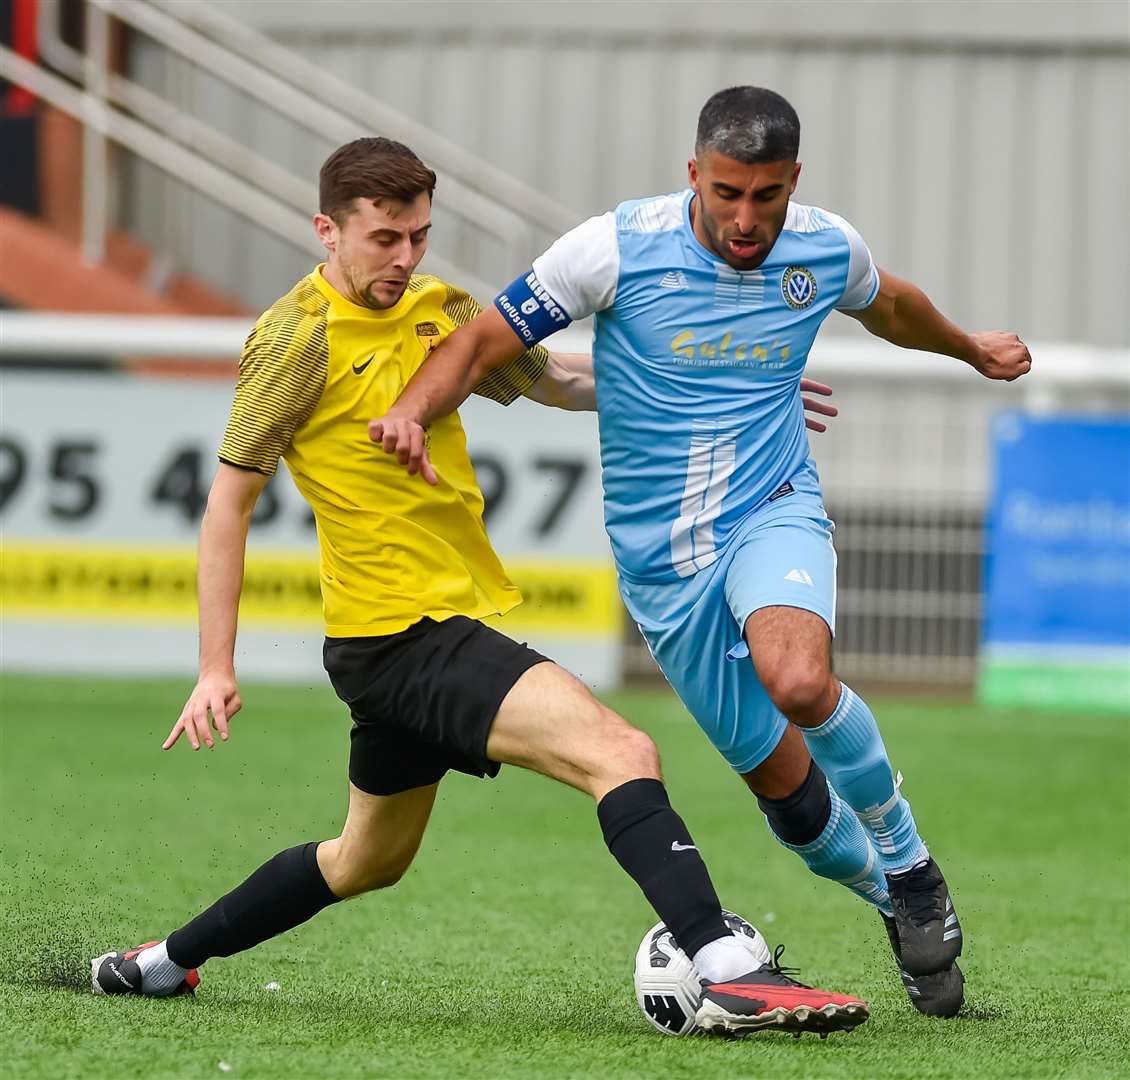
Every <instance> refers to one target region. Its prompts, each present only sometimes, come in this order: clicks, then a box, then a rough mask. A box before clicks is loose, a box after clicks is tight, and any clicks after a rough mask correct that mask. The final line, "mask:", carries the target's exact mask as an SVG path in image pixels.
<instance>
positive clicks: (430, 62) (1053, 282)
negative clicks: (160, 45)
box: [131, 4, 1130, 345]
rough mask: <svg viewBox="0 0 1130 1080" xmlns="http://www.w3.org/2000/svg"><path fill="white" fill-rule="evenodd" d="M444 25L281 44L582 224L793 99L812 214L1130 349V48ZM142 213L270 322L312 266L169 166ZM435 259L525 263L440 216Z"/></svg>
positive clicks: (893, 258)
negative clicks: (722, 134)
mask: <svg viewBox="0 0 1130 1080" xmlns="http://www.w3.org/2000/svg"><path fill="white" fill-rule="evenodd" d="M608 6H609V7H613V8H619V7H624V6H625V5H623V4H610V5H608ZM629 6H630V7H632V6H634V5H629ZM1060 6H1062V5H1060ZM1068 6H1070V5H1068ZM270 7H271V8H275V9H278V8H279V7H280V6H279V5H270ZM283 7H286V5H283ZM734 7H735V8H736V9H738V10H740V8H739V7H738V6H737V5H735V6H734ZM263 8H267V5H263ZM445 8H446V9H447V10H448V12H449V15H450V19H449V20H447V21H445V22H439V23H434V25H431V26H427V27H424V26H421V27H420V28H418V29H413V28H411V27H410V26H393V27H392V28H387V27H386V28H383V29H380V30H376V29H372V23H373V22H374V21H376V20H374V19H372V18H366V19H361V18H360V13H361V12H362V11H365V12H372V11H373V10H374V9H373V8H372V7H366V6H364V5H360V6H358V8H357V9H356V10H357V11H358V13H359V17H358V20H357V25H354V26H342V25H329V26H325V25H323V26H319V27H309V28H307V27H295V26H290V27H287V26H277V25H276V26H271V25H267V26H265V27H262V29H266V30H267V31H268V32H271V33H272V35H273V36H275V37H277V38H278V39H279V40H281V41H282V42H283V43H285V44H287V45H289V46H291V47H293V48H295V49H297V50H299V51H300V52H302V53H303V54H304V55H306V56H308V57H309V58H311V59H313V60H315V61H316V62H318V63H319V64H321V65H323V66H324V67H325V68H326V69H328V70H331V71H333V72H335V73H336V74H338V75H339V76H342V77H345V78H347V79H349V80H350V81H351V82H353V83H355V84H356V85H357V86H358V87H360V88H363V89H365V90H367V91H369V92H371V93H373V94H374V95H376V96H378V97H380V98H381V99H382V100H384V101H386V102H388V103H389V104H391V105H393V106H395V107H396V108H398V109H400V110H401V111H403V112H404V113H406V114H408V115H410V116H411V117H413V118H415V119H418V120H419V121H421V122H422V123H424V124H426V125H428V126H430V127H433V128H434V129H435V130H437V131H439V132H441V133H442V134H444V135H446V136H448V137H450V138H452V139H454V140H456V141H458V142H460V143H462V144H463V145H465V146H466V147H468V148H469V149H471V150H473V151H474V152H476V153H478V154H480V155H482V156H485V157H488V158H490V159H492V160H493V161H495V162H496V163H498V164H499V165H501V166H502V167H504V168H505V169H507V170H508V171H510V172H512V173H514V174H515V175H516V176H518V177H519V178H521V179H523V180H525V181H527V182H528V183H530V184H532V185H534V186H536V187H537V188H539V189H541V190H543V191H545V192H547V193H549V194H551V195H553V196H554V197H556V198H557V199H559V200H560V201H561V202H563V203H565V204H566V205H569V206H572V207H575V208H576V210H577V212H578V217H580V216H584V215H587V214H591V213H595V212H599V211H601V210H604V209H606V208H607V207H609V206H611V205H614V204H615V203H616V202H618V201H620V200H621V199H625V198H629V197H633V196H636V195H642V194H648V193H652V192H657V191H664V190H672V189H675V188H678V187H681V186H683V184H684V182H685V163H686V159H687V157H688V154H689V152H690V150H691V143H692V141H693V133H694V125H695V119H696V116H697V112H698V109H699V108H700V106H701V105H702V102H703V101H704V100H705V99H706V97H707V96H709V94H710V93H712V92H713V91H714V90H716V89H718V88H719V87H721V86H724V85H731V84H734V83H736V82H752V83H759V84H763V85H768V86H772V87H774V88H775V89H778V90H779V91H781V92H782V93H784V94H785V95H786V96H787V97H788V98H789V99H790V100H791V101H792V102H793V104H794V105H795V106H796V107H797V110H798V112H799V113H800V116H801V121H802V125H803V137H802V154H801V158H802V161H803V162H804V172H803V174H802V177H801V184H800V188H799V190H798V193H797V197H798V198H799V199H800V200H802V201H808V202H813V203H816V204H818V205H823V206H827V207H829V208H830V209H834V210H836V211H837V212H839V213H842V214H844V215H845V216H847V217H848V218H849V219H851V220H852V221H853V222H854V223H855V224H856V225H857V227H858V228H859V229H860V230H861V231H862V232H863V235H864V236H865V238H866V239H867V240H868V242H869V243H870V245H871V247H872V250H873V252H874V253H875V256H876V258H877V260H878V261H879V263H880V264H881V265H883V266H885V267H887V268H889V269H890V270H892V271H894V272H897V273H899V274H901V275H904V276H907V277H910V278H912V279H913V280H915V281H916V282H918V283H919V284H921V285H922V286H923V287H924V288H926V289H927V291H928V292H929V293H930V294H931V295H932V296H933V297H934V298H935V300H936V301H937V302H938V303H939V304H940V305H941V306H942V307H943V308H944V309H945V310H946V311H947V312H948V313H950V314H951V315H952V316H953V317H955V318H956V319H958V320H959V321H960V322H962V323H963V324H966V325H968V326H970V327H1008V328H1015V329H1018V330H1020V331H1021V332H1022V333H1023V334H1024V335H1025V336H1026V337H1028V338H1030V339H1033V340H1045V341H1046V340H1061V341H1078V342H1088V343H1094V344H1104V345H1115V344H1127V343H1130V303H1128V299H1127V298H1128V296H1130V44H1128V43H1127V42H1126V41H1119V40H1118V39H1117V37H1115V38H1113V39H1110V40H1106V41H1103V40H1090V41H1074V42H1070V43H1067V44H1060V43H1055V42H1051V41H1049V40H1020V38H1021V35H1020V33H1019V32H1018V33H1017V35H1016V37H1017V40H1005V39H1001V38H999V37H993V38H990V39H987V40H986V39H969V40H965V41H958V40H956V39H954V38H945V37H938V36H936V35H934V36H918V37H915V36H913V35H910V36H908V35H903V36H900V37H898V38H891V39H885V38H883V37H882V36H879V35H876V36H872V37H859V36H851V37H837V36H835V35H830V36H827V37H823V38H818V39H814V38H813V37H812V36H811V35H810V34H808V35H802V34H799V33H798V34H793V35H789V34H784V35H777V36H772V37H768V38H767V37H766V36H765V35H764V34H755V33H752V32H747V31H744V30H743V29H742V28H741V27H740V26H735V27H733V28H732V29H729V30H726V31H722V30H707V31H703V32H699V33H671V32H669V31H666V30H665V31H663V32H651V31H646V32H645V31H639V30H632V29H612V30H577V29H572V30H570V29H562V28H560V27H556V28H554V27H551V28H548V29H541V30H539V29H537V28H529V27H525V28H515V27H513V26H509V27H505V28H501V29H500V28H498V27H495V28H491V27H486V28H484V27H482V26H480V27H478V28H472V27H471V26H469V25H461V24H460V23H459V21H458V11H459V8H458V6H454V5H445ZM377 10H380V9H379V8H378V9H377ZM636 10H638V7H637V8H636ZM691 12H692V14H691V15H690V16H689V18H693V9H691ZM451 20H454V21H451ZM338 22H339V23H340V19H339V20H338ZM136 57H137V64H138V67H139V71H140V72H142V73H143V76H144V77H145V78H146V79H147V81H149V82H151V83H153V84H154V85H159V86H160V87H161V88H162V89H163V91H164V92H167V93H172V94H173V95H174V96H175V97H177V98H178V99H179V100H181V101H184V102H191V103H192V104H193V107H194V108H195V109H197V110H198V111H199V112H200V113H201V114H202V115H205V116H207V117H208V118H209V119H211V120H213V121H219V122H222V123H224V124H225V125H226V126H227V127H228V129H229V130H231V131H232V132H233V133H235V134H237V135H238V136H240V137H241V138H242V139H244V140H245V141H246V142H247V143H249V144H250V145H252V146H255V147H257V148H259V149H261V150H262V151H263V152H266V153H269V154H270V155H272V156H274V157H276V158H277V159H278V160H280V161H282V162H284V163H287V164H290V165H292V166H294V167H295V168H298V169H301V170H305V171H309V173H310V174H311V176H313V174H314V173H315V172H316V169H317V166H318V164H319V163H320V160H321V158H322V157H323V156H324V155H325V153H326V152H327V151H328V150H329V149H330V146H329V144H328V143H324V142H321V143H320V142H319V141H318V140H317V139H316V138H314V137H311V136H309V135H307V134H305V133H302V132H299V131H298V130H297V129H295V128H294V127H293V125H291V124H290V123H289V122H288V121H286V120H285V119H283V118H280V117H277V116H274V115H271V114H270V113H269V111H268V110H265V109H263V108H261V107H259V106H256V105H253V104H252V103H251V102H249V101H248V100H247V99H246V98H245V97H243V95H240V94H238V93H237V92H235V91H231V90H229V89H227V88H225V87H219V86H217V85H216V84H215V82H214V81H213V80H210V79H205V78H203V77H197V76H194V75H193V74H192V73H191V72H190V71H188V70H186V69H185V68H184V67H183V66H182V65H174V64H172V63H171V62H170V61H168V60H167V59H165V58H161V57H159V56H158V55H157V54H156V51H155V50H153V51H149V50H146V49H144V48H143V49H140V50H138V51H137V53H136ZM442 201H443V192H442V189H441V190H440V191H439V193H438V203H437V206H438V208H439V209H440V211H442ZM131 203H132V206H133V213H134V215H135V217H136V222H137V225H138V226H139V227H140V229H141V230H142V232H143V233H144V234H145V235H146V236H147V237H148V238H149V239H150V240H151V241H152V242H154V243H157V244H158V245H159V246H164V247H166V248H167V249H168V250H170V251H171V252H172V253H173V254H174V255H175V257H176V258H177V259H178V260H183V261H184V262H185V263H187V264H188V266H190V267H191V268H192V269H194V270H196V271H197V272H198V273H202V274H204V275H205V276H207V277H209V278H210V279H211V280H213V281H215V282H216V283H217V284H220V285H222V286H224V287H226V288H228V289H230V290H231V291H233V292H236V293H239V294H241V295H243V296H245V297H246V298H247V299H248V301H249V302H251V303H253V304H255V305H261V304H265V303H267V302H269V301H270V300H271V299H273V298H274V296H276V295H277V294H278V293H279V292H281V291H283V290H284V289H285V288H287V287H288V286H289V284H290V282H291V281H292V280H293V279H294V278H295V277H296V276H298V275H299V274H300V273H302V272H303V271H304V269H305V268H306V266H307V265H308V260H307V259H306V258H304V257H303V256H301V255H298V254H296V253H294V252H293V251H290V250H288V249H286V248H285V247H284V246H283V245H280V244H278V243H276V242H275V241H272V240H269V239H267V238H264V237H262V236H259V235H257V234H256V233H255V231H254V230H252V229H250V228H249V227H247V226H244V225H242V224H241V223H240V222H238V221H235V220H233V219H232V217H231V215H229V214H227V213H226V212H224V211H221V210H218V209H215V208H211V207H208V206H206V205H205V203H204V201H203V200H201V199H200V198H198V197H196V196H193V195H190V194H189V193H187V192H186V191H183V190H181V189H178V186H177V185H176V184H175V182H172V181H165V180H163V179H160V178H158V177H157V176H155V175H154V174H152V173H150V172H148V170H145V169H141V168H138V169H137V170H136V174H135V183H134V187H133V197H132V199H131ZM434 243H435V246H436V249H437V250H439V251H442V252H444V253H445V254H448V255H450V256H452V257H455V258H457V259H461V260H462V261H463V263H464V265H467V266H468V268H469V269H472V270H474V271H475V272H476V273H478V274H480V275H481V276H483V277H485V278H487V280H494V281H498V282H499V283H502V281H504V280H505V279H507V278H508V277H509V276H510V275H511V274H512V273H515V272H517V271H518V270H520V269H521V267H516V266H505V265H502V264H501V260H500V259H499V257H498V255H497V253H492V251H491V250H490V249H489V247H488V246H484V245H483V243H482V242H481V240H480V239H479V238H476V237H475V236H473V235H471V234H469V233H468V232H467V231H466V230H461V229H460V228H459V227H458V226H457V224H456V223H455V222H454V221H452V220H445V218H444V217H443V215H442V212H441V213H440V214H438V215H437V230H436V236H435V240H434ZM847 322H848V321H847V320H832V321H831V323H830V324H829V329H830V330H833V331H837V330H841V331H844V332H850V331H849V330H848V329H847Z"/></svg>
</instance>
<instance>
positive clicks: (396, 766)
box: [322, 615, 546, 795]
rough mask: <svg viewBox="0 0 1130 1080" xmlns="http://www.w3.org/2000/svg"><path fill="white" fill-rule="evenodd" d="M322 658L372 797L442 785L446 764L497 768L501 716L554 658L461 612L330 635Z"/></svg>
mask: <svg viewBox="0 0 1130 1080" xmlns="http://www.w3.org/2000/svg"><path fill="white" fill-rule="evenodd" d="M322 658H323V662H324V664H325V667H326V672H327V673H328V674H329V677H330V682H331V683H332V684H333V688H334V690H335V691H336V692H337V696H338V697H339V698H341V700H342V701H344V702H345V703H346V705H348V706H349V710H350V712H351V714H352V716H353V730H352V731H351V732H350V750H349V779H350V782H351V783H353V784H354V785H355V786H356V787H359V788H360V789H361V790H362V791H367V792H368V793H369V794H370V795H395V794H397V792H400V791H407V790H408V789H409V788H415V787H423V786H425V785H427V784H434V783H435V782H436V781H438V780H439V779H440V778H441V777H442V776H443V774H444V773H445V772H447V770H448V769H457V770H458V771H459V772H465V773H470V774H471V775H472V776H496V775H497V774H498V769H499V766H498V763H497V762H495V761H491V760H490V759H489V758H488V757H487V754H486V750H487V736H488V735H489V734H490V728H491V724H493V723H494V717H495V714H496V713H497V712H498V708H499V706H500V705H501V704H502V699H503V698H504V697H506V695H507V694H508V693H509V691H510V688H511V687H512V686H513V685H514V684H515V683H516V682H517V681H518V678H519V676H521V675H522V673H523V672H525V671H527V670H528V669H529V668H531V667H533V666H534V665H535V664H540V663H541V662H542V661H544V660H545V659H546V657H544V656H542V655H541V653H538V652H535V651H534V650H533V649H530V648H527V647H526V646H525V645H520V644H519V643H518V642H516V641H512V640H511V639H510V638H508V637H506V635H505V634H500V633H498V632H497V631H496V630H491V629H490V627H488V626H484V625H483V624H482V623H481V622H478V621H477V620H475V619H468V618H465V617H464V616H462V615H457V616H455V617H454V618H451V619H446V620H445V621H443V622H436V621H435V620H434V619H427V618H425V619H421V620H420V621H419V622H418V623H415V624H414V625H412V626H410V627H408V629H407V630H402V631H400V633H398V634H387V635H385V636H383V637H353V638H326V644H325V647H324V648H323V650H322Z"/></svg>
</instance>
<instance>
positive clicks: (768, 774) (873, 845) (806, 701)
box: [744, 607, 964, 1015]
mask: <svg viewBox="0 0 1130 1080" xmlns="http://www.w3.org/2000/svg"><path fill="white" fill-rule="evenodd" d="M745 636H746V641H747V643H748V645H749V649H750V655H751V657H752V660H753V663H754V666H755V668H756V670H757V675H758V678H759V680H760V681H761V684H762V685H763V686H764V687H765V689H766V692H767V693H768V694H769V696H770V698H771V699H772V700H773V703H774V704H775V705H776V706H777V708H778V709H779V710H780V711H781V712H782V713H783V714H784V715H785V716H786V717H787V718H788V719H789V720H790V721H791V724H792V725H795V726H790V727H789V728H787V729H786V731H785V735H784V736H783V737H782V739H781V741H780V742H779V743H778V745H777V747H776V748H775V750H774V751H773V753H772V754H770V755H769V757H768V758H766V759H765V761H763V762H761V764H760V765H758V766H757V768H755V769H754V770H752V771H751V772H749V773H747V774H746V775H745V776H744V779H745V781H746V783H747V784H748V785H749V787H750V790H751V791H753V792H754V794H755V795H757V796H758V803H759V805H760V806H761V809H762V811H763V812H764V813H765V816H766V819H767V820H768V822H769V825H770V828H771V829H772V830H773V832H774V834H775V835H776V836H777V838H778V840H780V842H781V843H782V844H783V845H784V846H786V847H788V848H790V849H791V850H793V851H795V852H796V853H797V854H798V855H800V856H801V858H802V859H804V861H805V862H806V863H807V865H808V866H809V868H810V869H811V870H812V871H813V872H814V873H816V874H818V875H820V876H821V877H827V878H830V879H832V880H834V881H839V882H841V883H842V884H844V885H846V886H847V887H848V888H850V889H852V890H853V891H854V892H856V893H858V894H859V895H860V896H862V897H863V898H864V899H866V900H869V901H870V902H871V903H873V904H875V906H876V907H878V908H879V910H880V912H881V913H882V915H883V920H884V925H885V927H886V930H887V934H888V937H889V939H890V943H891V948H892V950H893V951H894V954H895V957H896V959H897V960H898V963H899V969H900V972H901V973H902V978H903V982H904V984H905V986H906V990H907V993H908V994H909V996H910V998H911V1001H912V1002H913V1003H914V1005H915V1007H916V1008H918V1009H919V1010H920V1011H923V1012H927V1013H931V1014H934V1015H953V1014H954V1013H955V1012H956V1011H957V1009H958V1008H959V1007H960V1005H961V1001H962V996H963V995H962V983H963V981H964V980H963V978H962V975H961V971H960V969H959V968H958V967H957V965H956V959H957V956H958V954H959V953H960V951H961V944H962V939H961V928H960V925H959V923H958V921H957V915H956V913H955V912H954V910H953V904H952V901H951V900H950V898H949V891H948V888H947V887H946V884H945V879H944V878H943V877H942V874H941V871H940V870H939V869H938V867H937V864H936V863H935V862H934V861H933V860H932V859H931V858H930V857H929V853H928V852H927V850H926V847H925V845H924V844H923V843H922V840H921V838H920V837H919V836H918V831H917V828H916V826H915V823H914V818H913V816H912V814H911V812H910V806H909V804H908V803H907V802H906V800H905V799H904V798H903V797H902V795H901V793H900V792H899V790H898V783H897V782H896V780H895V778H894V776H893V774H892V770H891V767H890V764H889V762H888V760H887V754H886V749H885V747H884V746H883V741H882V738H881V737H880V735H879V731H878V728H877V727H876V725H875V720H874V717H873V716H872V715H871V711H870V710H869V709H868V708H867V706H866V705H865V704H864V703H863V701H862V700H861V699H860V698H858V697H857V696H856V695H855V694H854V693H853V692H852V691H851V690H850V689H849V688H848V687H846V686H844V685H843V684H842V683H841V682H840V681H839V680H838V679H837V678H836V677H835V675H834V674H833V673H832V665H831V653H832V648H831V644H832V641H831V632H830V631H829V629H828V626H827V624H826V623H825V622H824V620H823V619H822V618H821V617H820V616H818V615H815V614H814V613H812V612H809V611H804V610H802V609H799V608H791V607H769V608H763V609H761V610H759V611H756V612H754V613H753V614H752V615H751V616H750V617H749V619H748V620H747V622H746V627H745ZM813 759H815V760H813ZM861 823H862V826H861Z"/></svg>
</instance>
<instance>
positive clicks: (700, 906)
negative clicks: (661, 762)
mask: <svg viewBox="0 0 1130 1080" xmlns="http://www.w3.org/2000/svg"><path fill="white" fill-rule="evenodd" d="M596 814H597V817H598V818H599V819H600V827H601V829H603V830H604V842H605V843H606V844H607V845H608V850H609V851H611V852H612V854H613V855H614V856H615V857H616V861H617V862H618V863H619V864H620V865H621V866H622V867H623V868H624V869H625V870H626V871H627V872H628V874H630V875H631V877H632V880H633V881H635V883H636V884H637V885H638V886H639V887H640V889H641V890H642V891H643V894H644V896H646V897H647V899H648V901H649V902H650V903H651V906H652V907H653V908H655V910H656V912H657V913H658V915H659V917H660V918H661V919H662V920H663V921H664V923H666V924H667V928H668V929H669V930H670V931H671V933H672V934H673V935H674V938H675V941H676V942H677V943H678V945H679V948H681V949H682V950H683V951H684V952H685V953H686V954H687V955H688V956H691V957H693V956H694V954H695V953H696V952H698V950H699V949H701V948H702V947H703V945H706V944H707V943H708V942H711V941H715V940H717V939H718V938H722V937H726V936H727V935H728V934H729V933H730V931H729V929H728V928H727V926H726V924H725V923H724V922H723V921H722V906H721V904H719V902H718V894H717V893H716V892H715V891H714V886H713V884H711V881H710V875H709V874H708V873H707V871H706V863H704V862H703V861H702V856H701V855H699V853H698V849H697V848H696V847H695V846H694V841H693V840H692V839H691V835H690V833H689V832H687V827H686V825H684V824H683V819H682V818H681V817H679V815H678V814H676V813H675V811H674V810H672V809H671V801H670V800H669V799H668V798H667V790H666V788H664V786H663V784H662V782H661V781H659V780H645V779H641V780H629V781H628V782H627V783H626V784H621V785H620V786H619V787H618V788H613V790H612V791H610V792H609V793H608V794H607V795H605V796H604V798H603V799H601V800H600V804H599V805H598V806H597V808H596Z"/></svg>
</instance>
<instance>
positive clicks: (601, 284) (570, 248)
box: [534, 212, 620, 321]
mask: <svg viewBox="0 0 1130 1080" xmlns="http://www.w3.org/2000/svg"><path fill="white" fill-rule="evenodd" d="M534 273H535V274H536V275H537V278H538V281H539V282H541V284H542V286H543V287H544V288H545V289H546V291H547V292H548V293H549V295H550V296H552V297H553V299H554V300H556V301H557V302H558V303H559V304H560V305H561V306H562V307H563V308H564V309H565V310H566V311H567V312H568V313H569V318H570V319H573V320H574V321H575V320H577V319H586V318H588V316H590V315H591V314H592V313H593V312H594V311H603V310H604V309H605V308H610V307H611V306H612V302H613V301H614V300H615V299H616V283H617V281H618V280H619V278H620V244H619V241H618V240H617V238H616V215H615V214H614V213H612V212H609V213H607V214H601V215H600V216H599V217H591V218H589V219H588V221H583V222H581V224H580V225H578V226H577V227H576V228H575V229H570V230H569V232H567V233H566V234H565V235H564V236H562V237H560V238H559V239H557V240H555V241H554V242H553V244H552V246H551V247H550V248H549V250H548V251H546V252H545V253H544V254H542V255H539V256H538V257H537V258H536V259H534Z"/></svg>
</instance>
